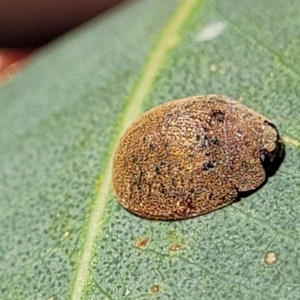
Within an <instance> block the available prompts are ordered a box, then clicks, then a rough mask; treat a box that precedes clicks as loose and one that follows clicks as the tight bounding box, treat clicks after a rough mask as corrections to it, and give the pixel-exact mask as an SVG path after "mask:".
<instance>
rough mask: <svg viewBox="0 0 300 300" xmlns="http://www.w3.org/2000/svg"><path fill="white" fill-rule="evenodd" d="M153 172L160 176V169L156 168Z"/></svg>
mask: <svg viewBox="0 0 300 300" xmlns="http://www.w3.org/2000/svg"><path fill="white" fill-rule="evenodd" d="M154 170H155V173H156V174H157V175H161V171H160V168H159V167H158V166H156V167H155V169H154Z"/></svg>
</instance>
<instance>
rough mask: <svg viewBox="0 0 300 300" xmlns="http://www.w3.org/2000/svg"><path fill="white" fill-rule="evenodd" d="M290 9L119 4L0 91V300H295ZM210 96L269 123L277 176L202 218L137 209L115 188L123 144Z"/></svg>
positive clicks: (295, 135) (209, 3) (297, 205)
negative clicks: (275, 133)
mask: <svg viewBox="0 0 300 300" xmlns="http://www.w3.org/2000/svg"><path fill="white" fill-rule="evenodd" d="M299 9H300V4H299V2H298V1H295V0H294V1H293V0H288V1H287V2H285V3H283V2H282V1H279V0H275V1H274V0H272V1H271V0H267V1H263V2H261V1H258V0H251V1H246V0H242V1H239V2H236V1H233V0H228V1H221V0H215V1H213V0H206V1H197V0H185V1H182V2H179V1H176V0H170V1H159V0H143V1H133V2H128V3H125V4H124V5H122V6H120V7H118V8H116V9H114V10H113V11H111V12H109V13H107V14H106V15H104V16H102V17H101V18H100V19H99V20H94V21H93V22H91V23H90V24H88V25H86V26H84V27H82V28H81V29H80V30H77V31H75V32H73V33H71V34H69V35H68V36H67V37H65V38H63V39H61V40H60V41H58V42H56V43H54V44H52V45H50V46H49V47H47V48H46V49H44V50H43V51H41V53H40V54H39V55H38V57H37V58H36V59H35V61H33V62H32V65H31V66H30V67H28V68H27V69H26V70H25V71H24V72H23V73H22V74H21V75H20V76H19V77H18V78H15V79H14V80H12V81H11V82H10V83H9V84H7V85H5V86H3V87H1V89H0V104H1V110H0V143H1V147H0V170H1V171H0V279H1V280H0V299H114V300H115V299H199V298H201V299H296V298H297V297H298V295H299V293H300V284H299V269H300V260H299V254H298V253H299V251H300V243H299V234H300V221H299V211H300V202H299V200H298V189H299V187H300V178H299V160H300V152H299V146H300V144H299V142H298V141H297V140H299V130H300V122H299V120H300V104H299V100H298V95H299V94H300V84H299V81H300V74H299V72H298V69H299V60H298V56H299V55H298V53H299V48H300V34H299V30H298V29H299V26H300V19H299V17H298V12H299ZM207 93H220V94H225V95H227V96H230V97H232V98H234V99H239V100H240V101H242V102H243V103H244V104H246V105H248V106H250V107H252V108H254V109H255V110H257V111H258V112H260V113H262V114H263V115H265V116H267V117H268V118H269V119H271V120H273V122H274V123H275V124H276V125H277V126H278V128H279V130H280V132H281V134H282V135H283V136H284V138H285V141H286V146H287V147H286V148H287V149H286V153H287V154H286V158H285V161H284V163H283V164H282V166H281V168H280V169H279V171H278V172H277V173H276V175H275V176H273V177H272V178H270V180H269V181H268V183H267V184H266V185H265V186H263V188H262V189H260V190H259V191H258V192H256V193H255V194H253V195H251V196H250V197H248V198H245V199H242V201H240V202H237V203H235V204H233V205H231V206H229V207H226V208H224V209H222V210H219V211H216V212H213V213H210V214H208V215H205V216H201V217H198V218H194V219H190V220H186V221H178V222H160V221H149V220H144V219H141V218H138V217H136V216H133V215H131V214H130V213H128V212H127V211H125V210H124V209H123V208H122V207H120V205H119V204H118V203H117V201H116V200H115V199H114V198H113V196H112V195H111V192H110V175H111V173H110V170H111V169H110V162H111V157H112V153H113V149H114V147H115V146H116V143H117V140H118V138H119V136H120V134H121V133H122V132H123V131H124V129H125V128H126V127H127V126H128V125H129V124H130V123H131V122H132V121H133V120H134V119H135V117H136V116H138V115H139V114H140V113H141V112H142V111H144V110H146V109H148V108H150V107H152V106H154V105H156V104H159V103H162V102H165V101H168V100H171V99H176V98H181V97H187V96H192V95H196V94H207ZM274 258H275V259H276V261H275V262H274V261H273V259H274Z"/></svg>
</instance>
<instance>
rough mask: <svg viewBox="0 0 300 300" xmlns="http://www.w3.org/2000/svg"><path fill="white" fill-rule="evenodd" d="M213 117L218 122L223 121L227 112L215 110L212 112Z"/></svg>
mask: <svg viewBox="0 0 300 300" xmlns="http://www.w3.org/2000/svg"><path fill="white" fill-rule="evenodd" d="M212 118H213V119H214V120H216V121H217V122H220V123H223V122H224V120H225V114H224V113H223V112H221V111H215V112H213V114H212Z"/></svg>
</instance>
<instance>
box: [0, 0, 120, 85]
mask: <svg viewBox="0 0 300 300" xmlns="http://www.w3.org/2000/svg"><path fill="white" fill-rule="evenodd" d="M122 1H124V0H76V1H75V0H45V1H38V0H26V1H23V0H10V1H7V0H0V8H1V9H0V85H1V84H3V83H4V82H5V81H7V80H8V79H9V78H10V77H11V76H13V75H14V74H15V73H16V72H18V71H19V70H20V69H21V68H22V66H24V63H30V57H32V55H34V53H35V52H36V51H38V49H40V48H41V47H43V46H44V45H46V44H47V43H49V42H51V41H52V40H53V39H55V38H57V37H58V36H60V35H62V34H64V33H66V32H67V31H69V30H72V29H73V28H75V27H77V26H79V25H81V24H82V23H84V22H85V21H87V20H89V19H91V18H93V17H95V16H96V15H98V14H100V13H102V12H104V11H106V10H108V9H109V8H111V7H113V6H115V5H117V4H119V3H120V2H122Z"/></svg>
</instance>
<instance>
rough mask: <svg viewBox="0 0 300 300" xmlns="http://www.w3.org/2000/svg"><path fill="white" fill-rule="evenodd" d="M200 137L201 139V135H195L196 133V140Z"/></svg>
mask: <svg viewBox="0 0 300 300" xmlns="http://www.w3.org/2000/svg"><path fill="white" fill-rule="evenodd" d="M200 139H201V135H199V134H197V135H196V141H197V142H199V141H200Z"/></svg>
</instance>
